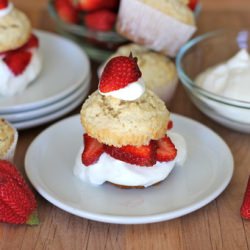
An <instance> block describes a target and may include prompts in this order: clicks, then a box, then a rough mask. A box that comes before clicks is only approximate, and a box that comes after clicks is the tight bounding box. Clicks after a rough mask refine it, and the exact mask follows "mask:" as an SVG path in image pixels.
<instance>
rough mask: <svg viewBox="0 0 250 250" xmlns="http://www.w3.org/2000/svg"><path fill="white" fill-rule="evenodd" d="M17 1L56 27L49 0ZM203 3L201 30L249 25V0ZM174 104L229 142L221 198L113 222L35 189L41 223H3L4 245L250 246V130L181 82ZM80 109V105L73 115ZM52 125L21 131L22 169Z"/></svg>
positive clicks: (36, 22) (8, 249)
mask: <svg viewBox="0 0 250 250" xmlns="http://www.w3.org/2000/svg"><path fill="white" fill-rule="evenodd" d="M13 2H14V3H15V4H16V6H17V7H19V8H20V9H22V10H23V11H25V12H26V13H27V15H28V16H29V17H30V19H31V21H32V24H33V26H34V27H36V28H40V29H45V30H53V23H52V21H51V19H50V18H49V16H48V14H47V2H46V1H45V0H36V1H22V0H13ZM202 3H203V10H202V13H201V15H200V17H199V20H198V28H199V31H198V33H204V32H206V31H209V30H214V29H217V28H221V27H243V26H244V27H250V1H249V0H240V1H238V0H220V1H218V0H217V1H215V0H206V1H205V0H204V1H202ZM218 53H219V51H218ZM96 68H97V64H96V63H94V62H92V71H93V79H92V90H93V89H94V88H95V87H96V86H97V78H96V74H95V72H96ZM169 109H170V111H172V112H175V113H179V114H182V115H185V116H188V117H191V118H193V119H195V120H197V121H200V122H202V123H203V124H205V125H207V126H208V127H210V128H212V129H213V130H214V131H215V132H216V133H218V134H219V135H220V136H221V137H222V138H223V139H224V140H225V141H226V143H227V144H228V145H229V147H230V149H231V151H232V153H233V156H234V161H235V170H234V175H233V178H232V181H231V182H230V184H229V186H228V187H227V189H226V190H225V191H224V192H223V193H222V194H221V195H220V196H219V197H218V198H217V199H216V200H214V201H213V202H211V203H210V204H208V205H207V206H205V207H203V208H201V209H199V210H197V211H195V212H193V213H191V214H189V215H186V216H183V217H180V218H177V219H174V220H170V221H166V222H161V223H154V224H147V225H114V224H106V223H99V222H94V221H90V220H87V219H83V218H80V217H77V216H74V215H71V214H69V213H66V212H64V211H63V210H61V209H59V208H57V207H55V206H53V205H52V204H50V203H49V202H48V201H46V200H45V199H43V198H42V197H41V196H40V195H38V194H37V193H36V198H37V200H38V212H39V216H40V220H41V224H40V225H39V226H36V227H29V226H15V225H9V224H4V223H0V249H2V250H12V249H13V250H18V249H22V250H29V249H32V250H33V249H37V250H38V249H53V250H54V249H55V250H57V249H58V250H62V249H65V250H71V249H72V250H73V249H94V250H95V249H96V250H99V249H100V250H104V249H108V250H109V249H113V250H119V249H126V250H130V249H131V250H132V249H136V250H137V249H143V250H144V249H148V250H152V249H168V250H169V249H170V250H172V249H174V250H179V249H185V250H196V249H197V250H203V249H205V250H206V249H208V250H210V249H211V250H215V249H226V250H238V249H239V250H245V249H250V221H245V220H242V219H241V217H240V215H239V208H240V205H241V202H242V197H243V194H244V190H245V185H246V182H247V179H248V176H249V173H250V153H249V152H250V135H248V134H242V133H238V132H235V131H232V130H230V129H227V128H224V127H222V126H221V125H218V124H216V123H215V122H213V121H212V120H211V119H209V118H208V117H206V116H205V115H203V114H202V113H201V112H200V111H198V109H197V108H196V107H194V105H193V104H192V103H191V102H190V100H189V99H188V96H187V95H186V93H185V91H184V90H183V87H182V86H181V85H180V84H179V86H178V89H177V91H176V94H175V97H174V98H173V101H172V102H171V104H170V106H169ZM79 110H80V107H78V108H76V109H75V110H74V111H73V112H71V114H73V113H78V112H79ZM69 115H70V114H69ZM49 125H50V124H47V125H45V126H40V127H37V128H33V129H29V130H24V131H20V138H19V142H18V147H17V152H16V157H15V163H16V165H17V166H18V168H19V169H20V171H21V172H22V173H23V174H24V156H25V152H26V150H27V148H28V146H29V144H30V143H31V141H32V140H33V139H34V138H35V136H37V135H38V134H39V133H40V132H41V131H42V130H43V129H45V128H46V127H48V126H49Z"/></svg>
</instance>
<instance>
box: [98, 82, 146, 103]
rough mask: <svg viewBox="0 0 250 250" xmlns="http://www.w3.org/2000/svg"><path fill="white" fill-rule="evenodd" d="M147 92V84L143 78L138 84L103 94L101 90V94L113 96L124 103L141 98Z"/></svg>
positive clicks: (134, 83)
mask: <svg viewBox="0 0 250 250" xmlns="http://www.w3.org/2000/svg"><path fill="white" fill-rule="evenodd" d="M144 92H145V84H144V81H143V79H142V78H139V79H138V80H137V81H136V82H132V83H130V84H128V85H127V86H126V87H124V88H121V89H118V90H114V91H110V92H107V93H103V92H101V91H100V89H99V93H100V94H101V95H105V96H112V97H115V98H117V99H120V100H123V101H134V100H136V99H138V98H140V97H141V96H142V95H143V93H144Z"/></svg>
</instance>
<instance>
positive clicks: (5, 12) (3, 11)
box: [0, 2, 13, 18]
mask: <svg viewBox="0 0 250 250" xmlns="http://www.w3.org/2000/svg"><path fill="white" fill-rule="evenodd" d="M12 10H13V4H12V3H11V2H9V4H8V6H7V8H5V9H1V10H0V18H1V17H4V16H7V15H8V14H9V13H10V12H11V11H12Z"/></svg>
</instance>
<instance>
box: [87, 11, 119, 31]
mask: <svg viewBox="0 0 250 250" xmlns="http://www.w3.org/2000/svg"><path fill="white" fill-rule="evenodd" d="M115 21H116V14H115V13H114V12H112V11H110V10H107V9H102V10H96V11H93V12H90V13H87V14H85V16H84V24H85V25H86V27H88V28H90V29H93V30H98V31H110V30H112V29H113V27H114V25H115Z"/></svg>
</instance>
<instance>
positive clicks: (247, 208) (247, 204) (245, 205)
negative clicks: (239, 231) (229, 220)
mask: <svg viewBox="0 0 250 250" xmlns="http://www.w3.org/2000/svg"><path fill="white" fill-rule="evenodd" d="M240 214H241V217H242V218H244V219H248V220H249V219H250V177H249V178H248V182H247V187H246V191H245V195H244V199H243V202H242V205H241V208H240Z"/></svg>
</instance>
